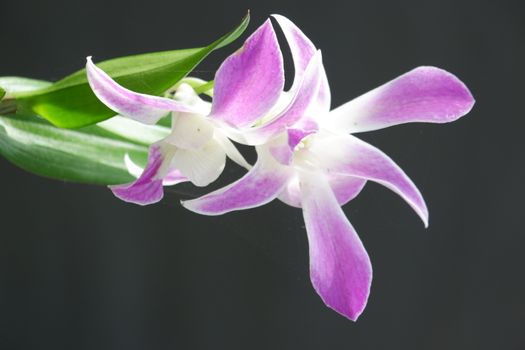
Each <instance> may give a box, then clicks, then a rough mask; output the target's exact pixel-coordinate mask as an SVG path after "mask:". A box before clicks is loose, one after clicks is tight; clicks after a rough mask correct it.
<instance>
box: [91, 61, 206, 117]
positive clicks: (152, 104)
mask: <svg viewBox="0 0 525 350" xmlns="http://www.w3.org/2000/svg"><path fill="white" fill-rule="evenodd" d="M86 72H87V77H88V81H89V85H90V86H91V89H92V90H93V92H94V93H95V95H96V96H97V97H98V99H99V100H100V101H102V103H104V104H105V105H106V106H108V107H109V108H111V109H112V110H113V111H115V112H117V113H118V114H120V115H122V116H124V117H128V118H131V119H134V120H137V121H139V122H142V123H145V124H155V123H156V122H157V121H158V120H159V119H160V118H162V117H164V116H166V115H167V114H168V112H170V111H178V112H192V113H198V112H199V109H197V108H194V107H191V106H187V105H185V104H183V103H180V102H177V101H174V100H172V99H169V98H164V97H157V96H150V95H145V94H140V93H137V92H133V91H131V90H128V89H126V88H125V87H123V86H121V85H119V84H118V83H117V82H116V81H114V80H113V79H111V77H110V76H109V75H107V74H106V73H105V72H104V71H103V70H102V69H100V68H98V67H97V66H95V64H93V62H92V61H91V57H88V58H87V63H86Z"/></svg>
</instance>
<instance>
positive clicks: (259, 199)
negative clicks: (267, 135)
mask: <svg viewBox="0 0 525 350" xmlns="http://www.w3.org/2000/svg"><path fill="white" fill-rule="evenodd" d="M258 154H259V159H258V161H257V163H256V164H255V166H254V167H253V168H252V170H250V171H249V172H248V173H247V174H246V175H244V176H243V177H242V178H241V179H239V180H237V181H236V182H234V183H232V184H230V185H229V186H226V187H223V188H221V189H219V190H217V191H214V192H212V193H209V194H207V195H205V196H202V197H200V198H197V199H192V200H188V201H183V202H182V205H183V206H184V207H186V208H187V209H189V210H191V211H194V212H196V213H199V214H205V215H220V214H224V213H227V212H230V211H234V210H242V209H248V208H254V207H258V206H261V205H263V204H266V203H268V202H270V201H272V200H273V199H274V198H275V197H277V195H278V194H279V192H280V191H281V189H282V188H283V187H284V185H285V184H286V181H287V180H288V178H289V177H290V172H289V168H288V167H285V166H282V165H280V164H278V163H277V162H275V161H274V160H273V158H272V157H271V155H270V154H268V153H266V151H265V150H258Z"/></svg>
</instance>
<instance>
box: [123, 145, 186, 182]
mask: <svg viewBox="0 0 525 350" xmlns="http://www.w3.org/2000/svg"><path fill="white" fill-rule="evenodd" d="M124 163H125V164H126V168H128V172H129V173H130V175H132V176H134V177H136V178H139V177H140V176H141V175H142V173H143V172H144V169H143V168H142V167H141V166H140V165H138V164H137V163H135V162H134V161H133V160H132V159H131V158H130V156H129V155H128V154H127V153H126V154H125V155H124ZM185 181H188V178H186V177H185V176H184V175H182V174H181V172H180V171H178V170H177V169H173V170H170V171H169V172H168V173H167V174H166V175H165V176H164V178H163V179H162V186H173V185H176V184H179V183H181V182H185Z"/></svg>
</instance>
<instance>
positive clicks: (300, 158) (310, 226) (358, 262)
mask: <svg viewBox="0 0 525 350" xmlns="http://www.w3.org/2000/svg"><path fill="white" fill-rule="evenodd" d="M274 17H275V19H276V20H277V22H278V23H279V24H280V26H281V28H282V30H283V32H284V35H285V37H286V39H287V42H288V44H289V46H290V48H291V52H292V56H293V61H294V66H295V79H294V85H292V90H293V89H294V87H295V86H296V84H301V82H303V81H305V80H310V81H313V82H317V85H316V86H315V88H312V91H315V93H316V95H315V98H314V99H313V100H309V99H308V98H305V100H307V101H306V105H308V106H307V108H302V109H301V110H297V111H296V112H297V113H299V112H300V113H299V114H300V115H295V116H294V117H293V118H292V117H290V116H289V115H288V116H287V117H288V121H287V122H286V123H285V124H286V127H285V128H282V129H281V131H280V133H279V134H276V135H274V136H273V137H272V138H271V140H268V141H266V142H264V143H262V144H259V145H258V146H257V147H256V149H257V154H258V160H257V162H256V164H255V165H254V167H253V168H252V169H251V170H250V171H249V172H248V173H247V174H246V175H245V176H244V177H242V178H241V179H239V180H238V181H236V182H234V183H232V184H230V185H229V186H226V187H224V188H222V189H219V190H217V191H214V192H212V193H209V194H207V195H205V196H203V197H200V198H197V199H193V200H188V201H183V202H182V204H183V206H184V207H186V208H188V209H190V210H192V211H194V212H197V213H200V214H206V215H219V214H223V213H226V212H230V211H233V210H240V209H247V208H253V207H257V206H260V205H262V204H265V203H268V202H270V201H271V200H273V199H275V198H278V199H280V200H281V201H283V202H285V203H287V204H289V205H291V206H295V207H300V208H302V212H303V216H304V221H305V224H306V225H305V226H306V231H307V236H308V241H309V254H310V277H311V281H312V284H313V286H314V288H315V290H316V291H317V293H318V294H319V295H320V297H321V298H322V300H323V301H324V302H325V304H326V305H327V306H329V307H330V308H332V309H334V310H335V311H337V312H338V313H340V314H342V315H344V316H346V317H347V318H349V319H352V320H356V319H357V318H358V317H359V315H360V314H361V313H362V311H363V309H364V308H365V306H366V303H367V300H368V296H369V293H370V286H371V282H372V266H371V263H370V259H369V256H368V254H367V252H366V250H365V248H364V246H363V244H362V242H361V240H360V239H359V237H358V235H357V233H356V231H355V229H354V228H353V227H352V225H351V224H350V222H349V221H348V219H347V218H346V216H345V214H344V212H343V210H342V208H341V206H342V205H344V204H345V203H347V202H348V201H350V200H351V199H353V198H355V197H356V196H357V195H358V194H359V192H360V191H361V190H362V189H363V187H364V185H365V183H366V182H367V181H368V180H371V181H374V182H377V183H379V184H382V185H384V186H386V187H388V188H389V189H391V190H392V191H394V192H395V193H397V194H398V195H399V196H401V198H403V199H404V200H405V201H406V202H407V203H408V204H409V205H410V206H411V207H412V208H413V209H414V210H415V212H416V213H417V214H418V215H419V217H420V218H421V219H422V220H423V223H424V224H425V226H427V225H428V210H427V207H426V204H425V202H424V200H423V197H422V195H421V193H420V191H419V190H418V189H417V187H416V186H415V185H414V183H413V182H412V181H411V180H410V179H409V178H408V176H407V175H406V174H405V173H404V172H403V170H401V168H400V167H399V166H398V165H396V163H394V161H393V160H392V159H390V158H389V157H388V156H387V155H385V154H384V153H383V152H381V151H380V150H379V149H377V148H375V147H374V146H372V145H370V144H368V143H366V142H364V141H361V140H360V139H358V138H357V137H355V136H353V135H351V134H353V133H357V132H363V131H370V130H375V129H380V128H385V127H389V126H393V125H397V124H402V123H408V122H430V123H446V122H451V121H454V120H456V119H458V118H460V117H461V116H463V115H465V114H466V113H468V112H469V111H470V109H471V108H472V106H473V104H474V99H473V97H472V95H471V94H470V92H469V90H468V89H467V87H466V86H465V85H464V84H463V83H462V82H461V81H460V80H459V79H458V78H456V77H455V76H454V75H452V74H450V73H448V72H446V71H444V70H442V69H438V68H434V67H419V68H416V69H414V70H412V71H410V72H408V73H406V74H404V75H402V76H400V77H398V78H396V79H394V80H392V81H390V82H388V83H386V84H384V85H382V86H380V87H378V88H376V89H374V90H372V91H370V92H368V93H366V94H364V95H362V96H360V97H358V98H356V99H354V100H351V101H350V102H347V103H345V104H343V105H342V106H340V107H338V108H336V109H334V110H332V111H330V90H329V87H328V83H327V81H328V80H327V78H326V75H325V73H324V69H323V68H322V64H321V63H320V55H319V54H318V52H317V50H316V48H315V46H314V45H313V44H312V42H311V41H310V40H309V39H308V38H307V37H306V36H305V35H304V34H303V33H302V32H301V30H300V29H299V28H298V27H296V26H295V25H294V24H293V23H292V22H291V21H289V20H288V19H286V18H285V17H282V16H274ZM312 65H313V66H316V67H317V68H316V69H313V68H311V67H312ZM306 75H309V77H307V76H306ZM297 81H299V83H297ZM314 85H315V84H314ZM299 90H300V89H299ZM310 92H311V91H310ZM301 93H305V92H304V91H303V92H301ZM306 93H307V92H306ZM306 93H305V94H306ZM297 99H300V97H298V98H296V100H297ZM302 107H304V106H302ZM290 122H291V123H290ZM272 123H279V122H278V119H276V118H273V119H270V120H269V121H267V122H265V121H264V120H263V124H262V125H260V126H259V128H262V129H264V128H265V126H266V125H269V124H272ZM264 130H266V129H264ZM250 133H252V134H257V130H256V129H252V130H250V131H249V132H247V133H246V134H250ZM230 136H231V135H230ZM233 136H234V137H238V138H242V135H237V136H235V135H233ZM264 136H265V135H262V136H261V139H264ZM256 138H257V137H256V136H254V135H251V139H252V140H253V139H256Z"/></svg>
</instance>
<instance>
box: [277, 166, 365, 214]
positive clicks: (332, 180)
mask: <svg viewBox="0 0 525 350" xmlns="http://www.w3.org/2000/svg"><path fill="white" fill-rule="evenodd" d="M325 177H326V179H327V180H328V183H329V184H330V188H331V189H332V191H333V192H334V195H335V197H336V199H337V202H338V203H339V205H345V204H346V203H348V202H350V201H351V200H352V199H354V198H355V197H357V195H358V194H359V193H360V192H361V190H362V189H363V187H365V184H366V180H364V179H361V178H358V177H353V176H344V175H339V174H325ZM278 198H279V200H280V201H282V202H284V203H286V204H288V205H290V206H292V207H296V208H301V189H300V187H299V177H298V176H294V177H293V178H292V179H291V180H290V181H288V183H287V184H286V186H285V187H284V188H283V191H282V192H281V194H279V197H278Z"/></svg>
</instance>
